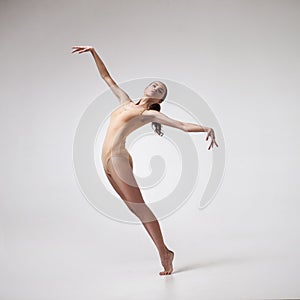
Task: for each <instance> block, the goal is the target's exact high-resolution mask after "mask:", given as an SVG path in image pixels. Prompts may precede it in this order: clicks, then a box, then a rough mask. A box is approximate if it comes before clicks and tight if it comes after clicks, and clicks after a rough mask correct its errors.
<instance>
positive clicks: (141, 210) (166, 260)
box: [107, 156, 174, 275]
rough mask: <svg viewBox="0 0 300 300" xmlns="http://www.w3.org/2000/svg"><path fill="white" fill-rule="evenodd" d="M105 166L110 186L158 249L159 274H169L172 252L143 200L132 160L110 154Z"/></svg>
mask: <svg viewBox="0 0 300 300" xmlns="http://www.w3.org/2000/svg"><path fill="white" fill-rule="evenodd" d="M107 168H108V169H109V173H110V179H111V183H112V186H113V187H114V188H115V187H116V188H115V189H116V191H117V192H118V194H119V195H120V197H121V198H122V199H123V200H124V202H125V204H126V205H127V206H128V208H129V209H130V210H131V211H132V212H133V213H134V214H135V215H136V216H137V217H138V218H139V219H140V220H141V221H142V223H143V225H144V227H145V229H146V230H147V232H148V233H149V235H150V237H151V238H152V240H153V241H154V243H155V245H156V247H157V249H158V252H159V255H160V257H161V262H162V264H163V266H164V268H165V270H164V271H163V272H160V275H167V274H171V273H172V271H173V267H172V260H173V257H174V253H173V252H172V251H170V250H169V249H168V248H167V247H166V245H165V243H164V241H163V236H162V233H161V230H160V225H159V223H158V221H157V219H156V217H155V215H154V214H153V212H152V211H151V210H150V208H149V207H148V206H147V205H146V204H145V202H144V199H143V197H142V194H141V191H140V189H139V187H138V185H137V182H136V180H135V178H134V175H133V172H132V162H130V164H129V161H128V159H127V158H126V157H121V156H112V157H111V158H110V159H109V161H108V164H107Z"/></svg>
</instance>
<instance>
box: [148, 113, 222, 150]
mask: <svg viewBox="0 0 300 300" xmlns="http://www.w3.org/2000/svg"><path fill="white" fill-rule="evenodd" d="M143 116H144V120H146V121H148V122H157V123H160V124H164V125H167V126H171V127H174V128H178V129H180V130H182V131H185V132H207V135H206V140H208V138H209V137H211V139H212V140H211V143H210V146H209V148H208V150H210V148H212V147H213V145H214V144H215V145H216V146H217V147H219V145H218V144H217V142H216V141H215V133H214V130H213V129H212V128H210V127H206V126H202V125H199V124H194V123H188V122H182V121H179V120H175V119H172V118H169V117H168V116H166V115H165V114H163V113H161V112H158V111H156V110H147V111H145V112H144V113H143Z"/></svg>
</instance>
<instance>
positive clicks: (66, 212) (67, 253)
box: [0, 0, 300, 300]
mask: <svg viewBox="0 0 300 300" xmlns="http://www.w3.org/2000/svg"><path fill="white" fill-rule="evenodd" d="M299 8H300V2H299V1H286V0H285V1H187V2H185V1H167V0H165V1H110V2H108V1H75V2H74V1H65V0H64V1H57V2H56V1H3V0H2V1H1V2H0V37H1V47H0V59H1V68H0V74H1V89H0V95H1V102H0V103H1V104H0V105H1V118H0V122H1V139H0V141H1V166H2V167H1V171H0V174H1V182H2V188H1V202H0V205H1V206H0V213H1V216H0V225H1V227H0V253H1V256H0V299H22V300H25V299H31V300H33V299H82V298H84V299H99V297H100V298H101V299H102V298H103V299H129V298H131V299H133V298H134V297H136V298H138V299H150V298H151V299H153V298H156V299H166V298H168V299H182V298H183V297H184V298H189V299H199V298H200V297H202V298H203V299H225V298H226V299H227V298H228V299H233V298H235V299H237V298H239V299H242V298H252V299H259V298H282V297H297V296H298V297H299V296H300V288H299V285H298V284H297V283H298V280H297V278H299V275H300V274H299V273H300V272H299V262H300V259H299V250H300V249H299V248H300V244H299V227H300V222H299V219H298V212H299V190H298V187H299V185H298V182H299V180H298V179H299V171H298V170H299V148H300V145H299V139H298V125H299V101H298V100H299V94H300V93H299V75H300V74H299V50H300V49H299V46H300V43H299V39H300V35H299V25H300V24H299V23H300V21H299V20H300V18H299V17H300V16H299V14H300V13H299ZM73 45H92V46H94V47H95V48H96V50H97V51H98V53H99V55H100V56H101V57H102V59H103V60H104V62H105V64H106V66H107V68H108V69H109V71H110V73H111V75H112V76H113V78H114V79H115V80H116V81H117V82H119V83H121V82H124V81H127V80H130V79H134V78H141V77H159V78H169V79H170V80H174V81H178V82H180V83H182V84H185V85H187V86H188V87H189V88H191V89H192V90H194V91H196V92H197V93H198V94H199V95H200V96H201V97H202V98H203V99H204V100H206V101H207V103H208V104H209V105H210V107H211V108H212V110H213V111H214V112H215V114H216V117H217V118H218V120H219V122H220V124H221V126H222V130H223V134H224V137H225V142H226V150H227V151H226V155H227V164H226V173H225V177H224V180H223V185H222V187H221V188H220V190H219V192H218V194H217V196H216V198H215V199H214V201H213V203H212V204H211V205H210V206H208V207H207V208H206V209H204V210H203V211H200V210H198V209H197V206H198V203H199V199H198V195H194V196H192V197H191V199H190V201H189V202H188V203H187V204H186V205H184V206H183V207H182V208H181V209H180V210H179V211H177V212H176V213H175V214H173V215H172V216H170V217H169V218H167V219H164V220H163V221H162V222H161V227H162V230H163V234H164V238H165V241H166V243H167V245H168V246H169V247H170V248H171V249H172V250H174V251H175V261H174V274H173V275H172V276H168V277H160V276H159V275H158V272H159V271H160V270H161V266H160V263H159V257H158V254H157V253H156V249H155V247H154V244H153V242H152V241H151V240H150V238H149V237H148V236H147V234H146V231H145V229H144V228H143V227H142V226H139V225H125V224H123V223H118V222H114V221H112V220H110V219H108V218H105V217H104V216H102V215H101V214H99V213H98V212H97V211H96V210H95V209H94V208H93V207H91V205H89V203H88V202H87V201H86V200H85V198H84V197H83V195H82V194H81V192H80V190H79V188H78V186H77V183H76V179H75V177H74V174H73V162H72V143H73V137H74V133H75V130H76V126H77V124H78V121H79V119H80V117H81V115H82V113H83V111H84V110H85V109H86V107H87V106H88V105H89V103H90V102H91V101H93V99H94V98H96V97H97V96H98V95H99V93H101V92H103V91H104V90H105V89H106V88H107V87H106V85H105V83H104V82H103V81H102V80H101V78H100V77H99V75H98V71H97V69H96V65H95V64H94V62H93V59H92V57H91V55H89V54H88V53H85V54H81V55H76V56H74V54H73V55H71V47H72V46H73ZM182 102H183V103H184V99H182ZM116 105H117V101H116ZM165 113H166V114H168V113H167V112H165ZM168 130H172V129H168V128H166V127H165V134H167V133H168ZM202 137H203V139H204V136H203V135H202ZM206 146H208V143H203V147H206ZM297 154H298V155H297ZM296 155H297V156H296ZM100 184H101V183H100ZM145 201H146V202H147V199H145Z"/></svg>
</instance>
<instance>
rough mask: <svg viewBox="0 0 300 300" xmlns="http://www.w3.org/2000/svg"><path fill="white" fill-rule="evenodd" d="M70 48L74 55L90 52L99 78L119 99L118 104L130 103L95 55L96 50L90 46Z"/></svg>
mask: <svg viewBox="0 0 300 300" xmlns="http://www.w3.org/2000/svg"><path fill="white" fill-rule="evenodd" d="M72 48H73V49H74V50H73V52H72V53H74V52H77V53H83V52H87V51H90V52H91V54H92V55H93V57H94V59H95V62H96V65H97V68H98V70H99V73H100V76H101V77H102V79H104V81H105V82H106V83H107V85H108V86H109V87H110V89H111V91H112V92H113V93H114V95H115V96H116V97H117V98H118V99H119V102H120V103H121V104H122V103H123V102H126V101H131V100H130V98H129V96H128V95H127V93H126V92H125V91H123V90H122V89H121V88H120V87H119V86H118V85H117V83H116V82H115V81H114V80H113V79H112V78H111V76H110V74H109V72H108V70H107V69H106V67H105V65H104V63H103V61H102V59H101V58H100V57H99V55H98V54H97V52H96V50H95V49H94V48H93V47H91V46H74V47H72Z"/></svg>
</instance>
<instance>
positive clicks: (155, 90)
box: [144, 81, 166, 99]
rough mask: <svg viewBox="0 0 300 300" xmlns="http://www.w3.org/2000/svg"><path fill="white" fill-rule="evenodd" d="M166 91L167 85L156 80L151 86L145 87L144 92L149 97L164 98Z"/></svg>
mask: <svg viewBox="0 0 300 300" xmlns="http://www.w3.org/2000/svg"><path fill="white" fill-rule="evenodd" d="M165 93H166V88H165V86H164V85H163V84H162V83H161V82H159V81H154V82H152V83H151V84H150V85H149V86H147V87H146V88H145V91H144V94H145V96H147V97H152V98H157V99H162V98H163V97H164V95H165Z"/></svg>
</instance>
